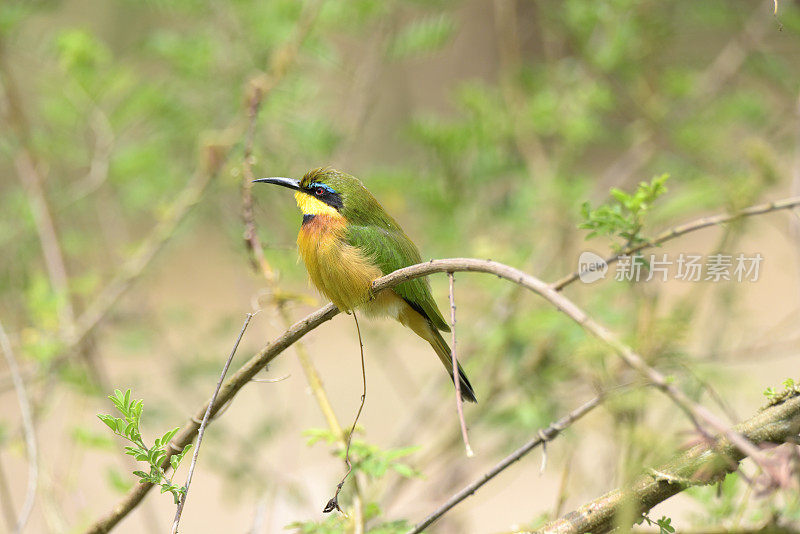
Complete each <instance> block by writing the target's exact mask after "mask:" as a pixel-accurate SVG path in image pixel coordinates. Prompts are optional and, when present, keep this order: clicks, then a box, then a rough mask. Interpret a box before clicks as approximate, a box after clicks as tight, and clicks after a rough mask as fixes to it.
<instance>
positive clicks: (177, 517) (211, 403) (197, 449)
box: [145, 313, 255, 534]
mask: <svg viewBox="0 0 800 534" xmlns="http://www.w3.org/2000/svg"><path fill="white" fill-rule="evenodd" d="M253 315H255V313H248V314H247V318H246V319H245V320H244V324H243V325H242V330H241V331H240V332H239V337H237V338H236V343H234V344H233V349H231V354H230V356H228V360H227V361H226V362H225V366H224V367H223V368H222V373H220V376H219V380H218V381H217V388H216V389H215V390H214V394H213V395H212V396H211V400H210V401H209V402H208V407H207V408H206V413H205V415H204V416H203V421H202V422H201V423H200V428H199V429H198V431H197V446H196V447H195V448H194V453H192V463H191V464H190V465H189V473H188V474H187V475H186V485H185V486H184V491H183V495H182V496H181V500H180V502H179V503H178V507H177V509H176V510H175V519H174V521H173V523H172V534H178V524H179V523H180V522H181V514H182V513H183V507H184V505H185V504H186V497H188V496H189V485H190V484H191V483H192V475H193V474H194V468H195V466H196V465H197V456H198V455H199V454H200V442H202V441H203V434H205V431H206V425H208V420H209V418H210V417H211V410H213V409H214V403H215V402H216V400H217V395H219V390H220V388H221V387H222V382H224V381H225V375H226V374H228V368H229V367H230V366H231V361H232V360H233V356H234V355H235V354H236V349H237V348H239V343H240V342H241V341H242V337H243V336H244V331H245V330H247V325H249V324H250V319H252V318H253ZM145 448H146V447H145Z"/></svg>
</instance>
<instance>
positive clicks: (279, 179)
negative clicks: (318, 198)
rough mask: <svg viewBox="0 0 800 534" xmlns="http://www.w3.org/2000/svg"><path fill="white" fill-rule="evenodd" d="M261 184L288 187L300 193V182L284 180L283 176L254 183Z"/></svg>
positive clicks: (289, 179) (254, 181) (261, 179)
mask: <svg viewBox="0 0 800 534" xmlns="http://www.w3.org/2000/svg"><path fill="white" fill-rule="evenodd" d="M256 182H260V183H264V184H276V185H282V186H283V187H288V188H289V189H294V190H295V191H300V190H301V189H300V180H292V179H291V178H283V177H281V176H275V177H273V178H259V179H258V180H253V183H256Z"/></svg>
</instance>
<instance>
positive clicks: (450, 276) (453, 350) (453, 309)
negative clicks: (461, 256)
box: [447, 272, 475, 458]
mask: <svg viewBox="0 0 800 534" xmlns="http://www.w3.org/2000/svg"><path fill="white" fill-rule="evenodd" d="M447 278H448V279H449V280H450V325H451V326H450V331H451V332H452V346H451V347H450V358H451V360H452V362H453V384H455V386H456V411H457V412H458V421H459V423H460V424H461V438H462V439H463V440H464V450H465V451H466V453H467V458H472V457H473V456H474V455H475V453H473V452H472V447H470V445H469V436H468V435H467V423H466V422H465V421H464V402H463V401H462V400H461V379H460V378H459V376H458V356H456V295H455V285H456V277H455V275H454V274H453V273H451V272H448V273H447Z"/></svg>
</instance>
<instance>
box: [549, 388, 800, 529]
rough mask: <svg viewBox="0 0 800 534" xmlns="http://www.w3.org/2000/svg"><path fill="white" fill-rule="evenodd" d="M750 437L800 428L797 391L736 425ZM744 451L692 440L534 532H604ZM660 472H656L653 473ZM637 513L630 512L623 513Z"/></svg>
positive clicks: (782, 437)
mask: <svg viewBox="0 0 800 534" xmlns="http://www.w3.org/2000/svg"><path fill="white" fill-rule="evenodd" d="M734 430H735V432H736V433H738V434H740V435H742V436H744V437H745V439H747V440H748V441H750V442H752V443H757V444H761V443H781V442H783V441H786V440H787V438H791V437H793V436H796V435H797V433H798V432H800V396H798V395H795V396H793V397H790V398H788V399H786V400H784V401H783V402H782V403H780V404H777V405H774V406H770V407H767V408H765V409H764V410H762V411H760V412H758V413H757V414H756V415H755V416H753V417H751V418H750V419H748V420H747V421H745V422H744V423H741V424H739V425H737V426H735V427H734ZM744 457H745V455H744V454H743V453H742V452H741V450H740V449H739V447H738V446H737V445H735V444H733V443H731V441H729V440H728V439H727V438H725V437H720V438H719V439H718V440H716V441H715V442H713V443H711V442H704V443H700V444H698V445H695V446H694V447H692V448H691V449H689V450H688V451H686V452H684V453H683V454H681V455H679V456H677V457H676V458H674V459H673V460H672V461H670V462H668V463H667V464H665V465H663V466H660V467H658V468H657V469H652V470H648V471H647V472H646V473H645V474H642V475H641V476H640V477H639V478H637V479H636V480H635V481H634V482H633V483H632V484H631V485H629V486H626V487H624V488H619V489H616V490H614V491H611V492H609V493H607V494H605V495H603V496H602V497H600V498H598V499H595V500H594V501H592V502H590V503H587V504H585V505H583V506H581V507H580V508H578V509H577V510H575V511H573V512H570V513H568V514H566V515H564V516H563V517H561V518H560V519H558V520H557V521H554V522H552V523H550V524H548V525H546V526H545V527H543V528H542V529H540V530H538V531H537V532H539V533H541V534H544V533H548V534H551V533H560V534H568V533H569V534H571V533H579V532H593V533H598V534H599V533H603V532H608V531H609V530H611V529H613V528H614V527H615V526H617V522H618V521H619V520H621V519H631V520H635V519H637V518H638V517H639V514H641V513H646V512H647V511H648V510H650V509H651V508H653V507H654V506H655V505H656V504H658V503H660V502H662V501H665V500H666V499H668V498H670V497H672V496H673V495H675V494H677V493H680V492H681V491H683V490H685V489H686V488H687V487H689V486H690V485H705V484H712V483H715V482H718V481H721V480H722V479H723V478H724V477H725V476H726V475H727V474H728V473H732V472H733V471H735V470H736V469H737V468H738V466H739V464H738V462H740V461H741V460H742V459H743V458H744ZM656 473H658V474H656ZM626 512H627V513H628V514H636V515H631V516H629V517H626V516H622V514H625V513H626Z"/></svg>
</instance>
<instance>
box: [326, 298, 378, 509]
mask: <svg viewBox="0 0 800 534" xmlns="http://www.w3.org/2000/svg"><path fill="white" fill-rule="evenodd" d="M352 313H353V320H354V321H355V322H356V332H357V333H358V346H359V350H360V352H361V380H362V384H363V387H364V389H363V391H362V393H361V404H359V406H358V412H356V418H355V419H353V426H352V427H350V433H349V434H348V435H347V447H345V450H344V463H345V464H346V465H347V472H346V473H345V474H344V476H343V477H342V480H341V481H339V483H338V484H337V485H336V493H334V495H333V498H331V500H329V501H328V503H327V504H326V505H325V508H324V509H323V510H322V513H324V514H327V513H330V512H332V511H334V510H339V511H340V512H341V511H342V509H341V508H340V507H339V492H340V491H342V486H344V483H345V481H346V480H347V477H348V476H350V472H351V471H352V470H353V463H352V462H351V461H350V444H351V443H352V442H353V434H354V433H355V431H356V424H357V423H358V418H359V417H361V411H362V410H363V409H364V402H365V401H366V399H367V368H366V365H365V364H364V342H363V341H362V340H361V327H360V326H358V317H356V312H355V311H353V312H352ZM359 515H360V514H359ZM362 519H363V518H362Z"/></svg>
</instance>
